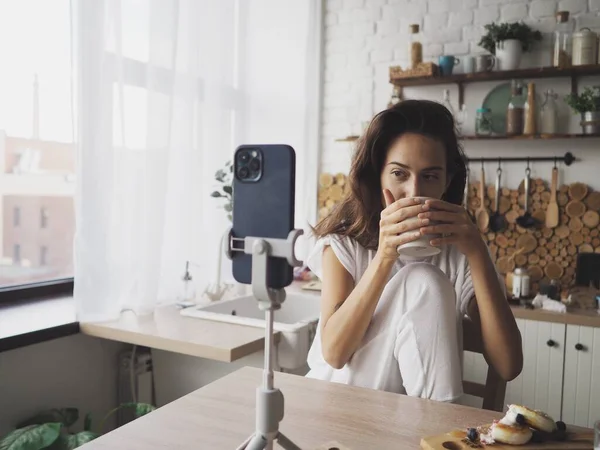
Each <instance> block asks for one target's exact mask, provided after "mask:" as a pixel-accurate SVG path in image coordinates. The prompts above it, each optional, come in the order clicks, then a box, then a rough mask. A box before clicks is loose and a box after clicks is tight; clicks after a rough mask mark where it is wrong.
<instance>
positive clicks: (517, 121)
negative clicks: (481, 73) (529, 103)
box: [506, 80, 525, 136]
mask: <svg viewBox="0 0 600 450" xmlns="http://www.w3.org/2000/svg"><path fill="white" fill-rule="evenodd" d="M524 124H525V99H524V98H523V86H522V85H521V83H519V82H517V81H516V80H512V82H511V97H510V102H509V103H508V109H507V110H506V134H507V135H509V136H515V135H519V134H523V126H524Z"/></svg>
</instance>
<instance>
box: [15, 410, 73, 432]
mask: <svg viewBox="0 0 600 450" xmlns="http://www.w3.org/2000/svg"><path fill="white" fill-rule="evenodd" d="M78 418H79V410H78V409H77V408H54V409H48V410H46V411H41V412H39V413H37V414H36V415H35V416H33V417H31V418H29V419H27V420H24V421H22V422H21V423H19V424H17V428H23V427H26V426H28V425H40V424H42V423H48V422H60V423H62V424H63V425H64V426H65V427H70V426H71V425H73V424H74V423H75V422H77V419H78Z"/></svg>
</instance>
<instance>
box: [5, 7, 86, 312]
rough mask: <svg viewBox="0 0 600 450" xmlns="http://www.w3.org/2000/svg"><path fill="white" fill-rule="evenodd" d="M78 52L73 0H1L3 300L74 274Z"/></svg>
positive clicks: (68, 277)
mask: <svg viewBox="0 0 600 450" xmlns="http://www.w3.org/2000/svg"><path fill="white" fill-rule="evenodd" d="M32 11H35V14H32ZM23 30H34V32H26V33H24V32H23ZM15 36H18V39H16V40H15ZM71 50H72V49H71V12H70V0H53V1H51V2H49V1H47V0H19V1H11V2H0V54H1V55H2V67H3V69H2V73H1V74H0V98H1V99H2V101H1V102H0V215H2V216H4V217H6V219H3V218H2V217H0V220H1V221H2V222H0V223H5V224H10V223H11V222H12V224H13V226H12V227H11V226H5V227H4V229H3V230H2V233H0V301H2V300H3V299H4V298H5V297H4V295H5V292H7V291H8V290H10V291H14V290H17V289H18V290H23V291H24V290H25V288H32V287H33V284H40V283H45V284H48V283H54V282H55V281H56V280H65V279H70V278H72V276H73V261H72V259H73V257H72V253H73V236H74V226H75V218H74V216H75V215H74V204H73V203H74V202H73V196H74V192H75V182H74V174H75V150H74V141H75V139H74V129H73V123H74V120H73V117H74V116H73V114H72V105H73V101H72V95H71V89H72V85H71V75H72V73H73V70H72V69H73V68H72V64H71ZM11 216H12V217H11ZM50 217H52V222H50V221H49V219H50ZM47 242H52V243H53V255H52V259H51V260H50V259H49V257H48V248H47V247H46V245H47ZM71 285H72V284H71Z"/></svg>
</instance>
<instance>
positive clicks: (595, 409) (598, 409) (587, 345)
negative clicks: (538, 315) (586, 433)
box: [562, 325, 600, 427]
mask: <svg viewBox="0 0 600 450" xmlns="http://www.w3.org/2000/svg"><path fill="white" fill-rule="evenodd" d="M566 328H567V339H566V348H565V365H564V383H563V408H562V420H563V421H564V422H566V423H572V424H574V425H580V426H584V427H591V426H593V425H594V421H596V420H600V328H592V327H581V326H578V325H567V327H566Z"/></svg>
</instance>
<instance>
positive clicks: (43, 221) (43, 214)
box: [40, 208, 48, 228]
mask: <svg viewBox="0 0 600 450" xmlns="http://www.w3.org/2000/svg"><path fill="white" fill-rule="evenodd" d="M46 227H48V211H47V210H46V208H42V209H41V210H40V228H46Z"/></svg>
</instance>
